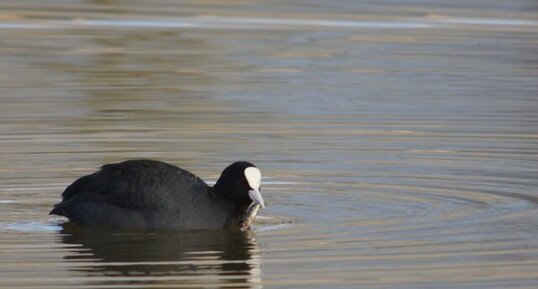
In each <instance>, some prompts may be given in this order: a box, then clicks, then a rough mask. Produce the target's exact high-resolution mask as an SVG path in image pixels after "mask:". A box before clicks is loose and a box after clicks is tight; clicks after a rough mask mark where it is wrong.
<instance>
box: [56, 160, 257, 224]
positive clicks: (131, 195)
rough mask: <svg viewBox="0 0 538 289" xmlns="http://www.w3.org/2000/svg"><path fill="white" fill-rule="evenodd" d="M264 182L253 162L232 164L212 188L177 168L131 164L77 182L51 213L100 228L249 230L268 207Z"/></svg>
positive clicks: (110, 166)
mask: <svg viewBox="0 0 538 289" xmlns="http://www.w3.org/2000/svg"><path fill="white" fill-rule="evenodd" d="M260 181H261V173H260V170H259V169H258V168H256V167H255V166H254V165H253V164H251V163H249V162H235V163H233V164H231V165H230V166H228V167H227V168H225V169H224V171H222V174H221V176H220V178H219V179H218V180H217V183H216V184H215V186H213V187H209V186H208V185H207V184H206V183H205V182H204V181H202V180H201V179H200V178H198V177H197V176H195V175H193V174H192V173H190V172H188V171H186V170H183V169H181V168H178V167H176V166H173V165H170V164H167V163H164V162H160V161H154V160H131V161H125V162H121V163H116V164H108V165H104V166H103V167H102V168H101V170H99V171H97V172H96V173H93V174H91V175H87V176H84V177H81V178H79V179H78V180H76V181H75V182H74V183H73V184H71V185H70V186H69V187H67V189H66V190H65V191H64V192H63V194H62V197H63V198H62V202H60V203H58V204H56V205H55V206H54V209H53V210H52V211H51V212H50V214H55V215H60V216H65V217H67V218H69V219H70V220H71V221H73V222H75V223H77V224H79V225H85V226H92V227H101V228H121V229H171V230H200V229H222V228H231V229H241V230H247V229H248V228H250V225H251V223H252V222H253V221H254V217H255V215H256V212H257V211H258V208H259V207H260V206H261V207H262V208H263V207H265V204H264V201H263V198H262V196H261V193H260Z"/></svg>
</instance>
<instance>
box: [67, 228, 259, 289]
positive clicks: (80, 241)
mask: <svg viewBox="0 0 538 289" xmlns="http://www.w3.org/2000/svg"><path fill="white" fill-rule="evenodd" d="M62 227H63V229H62V231H61V238H62V239H61V241H62V242H63V243H64V244H68V245H81V247H78V249H77V250H76V251H74V254H72V255H68V256H66V257H65V258H66V259H67V260H69V261H80V262H91V263H89V265H87V266H76V267H74V268H73V270H76V271H81V272H85V273H87V274H89V275H91V276H124V277H132V278H134V279H135V280H131V281H129V280H127V281H125V282H129V283H132V282H133V281H134V282H136V283H137V284H138V283H146V282H147V283H148V284H161V283H163V282H165V283H166V284H171V283H175V282H181V284H190V283H192V284H200V283H204V282H210V283H212V284H217V285H216V286H217V287H218V284H220V283H222V285H226V283H228V284H229V283H230V282H231V283H234V284H237V287H239V288H241V287H242V288H253V287H257V285H256V284H259V282H260V279H259V278H260V277H259V275H260V268H259V263H258V262H259V257H257V256H255V254H256V252H257V245H256V243H255V240H254V238H253V233H252V232H241V231H230V230H210V231H171V232H162V231H153V232H151V231H117V230H108V229H95V228H87V227H81V226H78V225H76V224H72V223H66V224H63V225H62ZM77 264H80V263H78V262H77ZM82 264H83V263H82ZM140 276H144V277H148V276H153V277H155V278H150V279H143V280H136V277H140ZM174 276H175V277H178V279H177V280H174V278H173V277H174ZM159 277H166V280H159ZM170 277H172V278H170ZM94 282H95V281H92V284H95V283H94ZM116 282H117V281H116ZM115 284H117V283H115ZM213 286H215V285H213ZM234 286H235V285H234Z"/></svg>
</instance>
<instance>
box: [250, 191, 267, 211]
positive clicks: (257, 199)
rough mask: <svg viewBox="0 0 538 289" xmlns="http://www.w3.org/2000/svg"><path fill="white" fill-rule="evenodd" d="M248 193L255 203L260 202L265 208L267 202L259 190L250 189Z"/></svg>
mask: <svg viewBox="0 0 538 289" xmlns="http://www.w3.org/2000/svg"><path fill="white" fill-rule="evenodd" d="M248 195H249V197H250V199H251V200H252V201H253V202H254V203H256V204H260V206H261V207H262V208H264V209H265V203H264V202H263V198H262V194H261V193H260V191H259V190H250V191H248Z"/></svg>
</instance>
